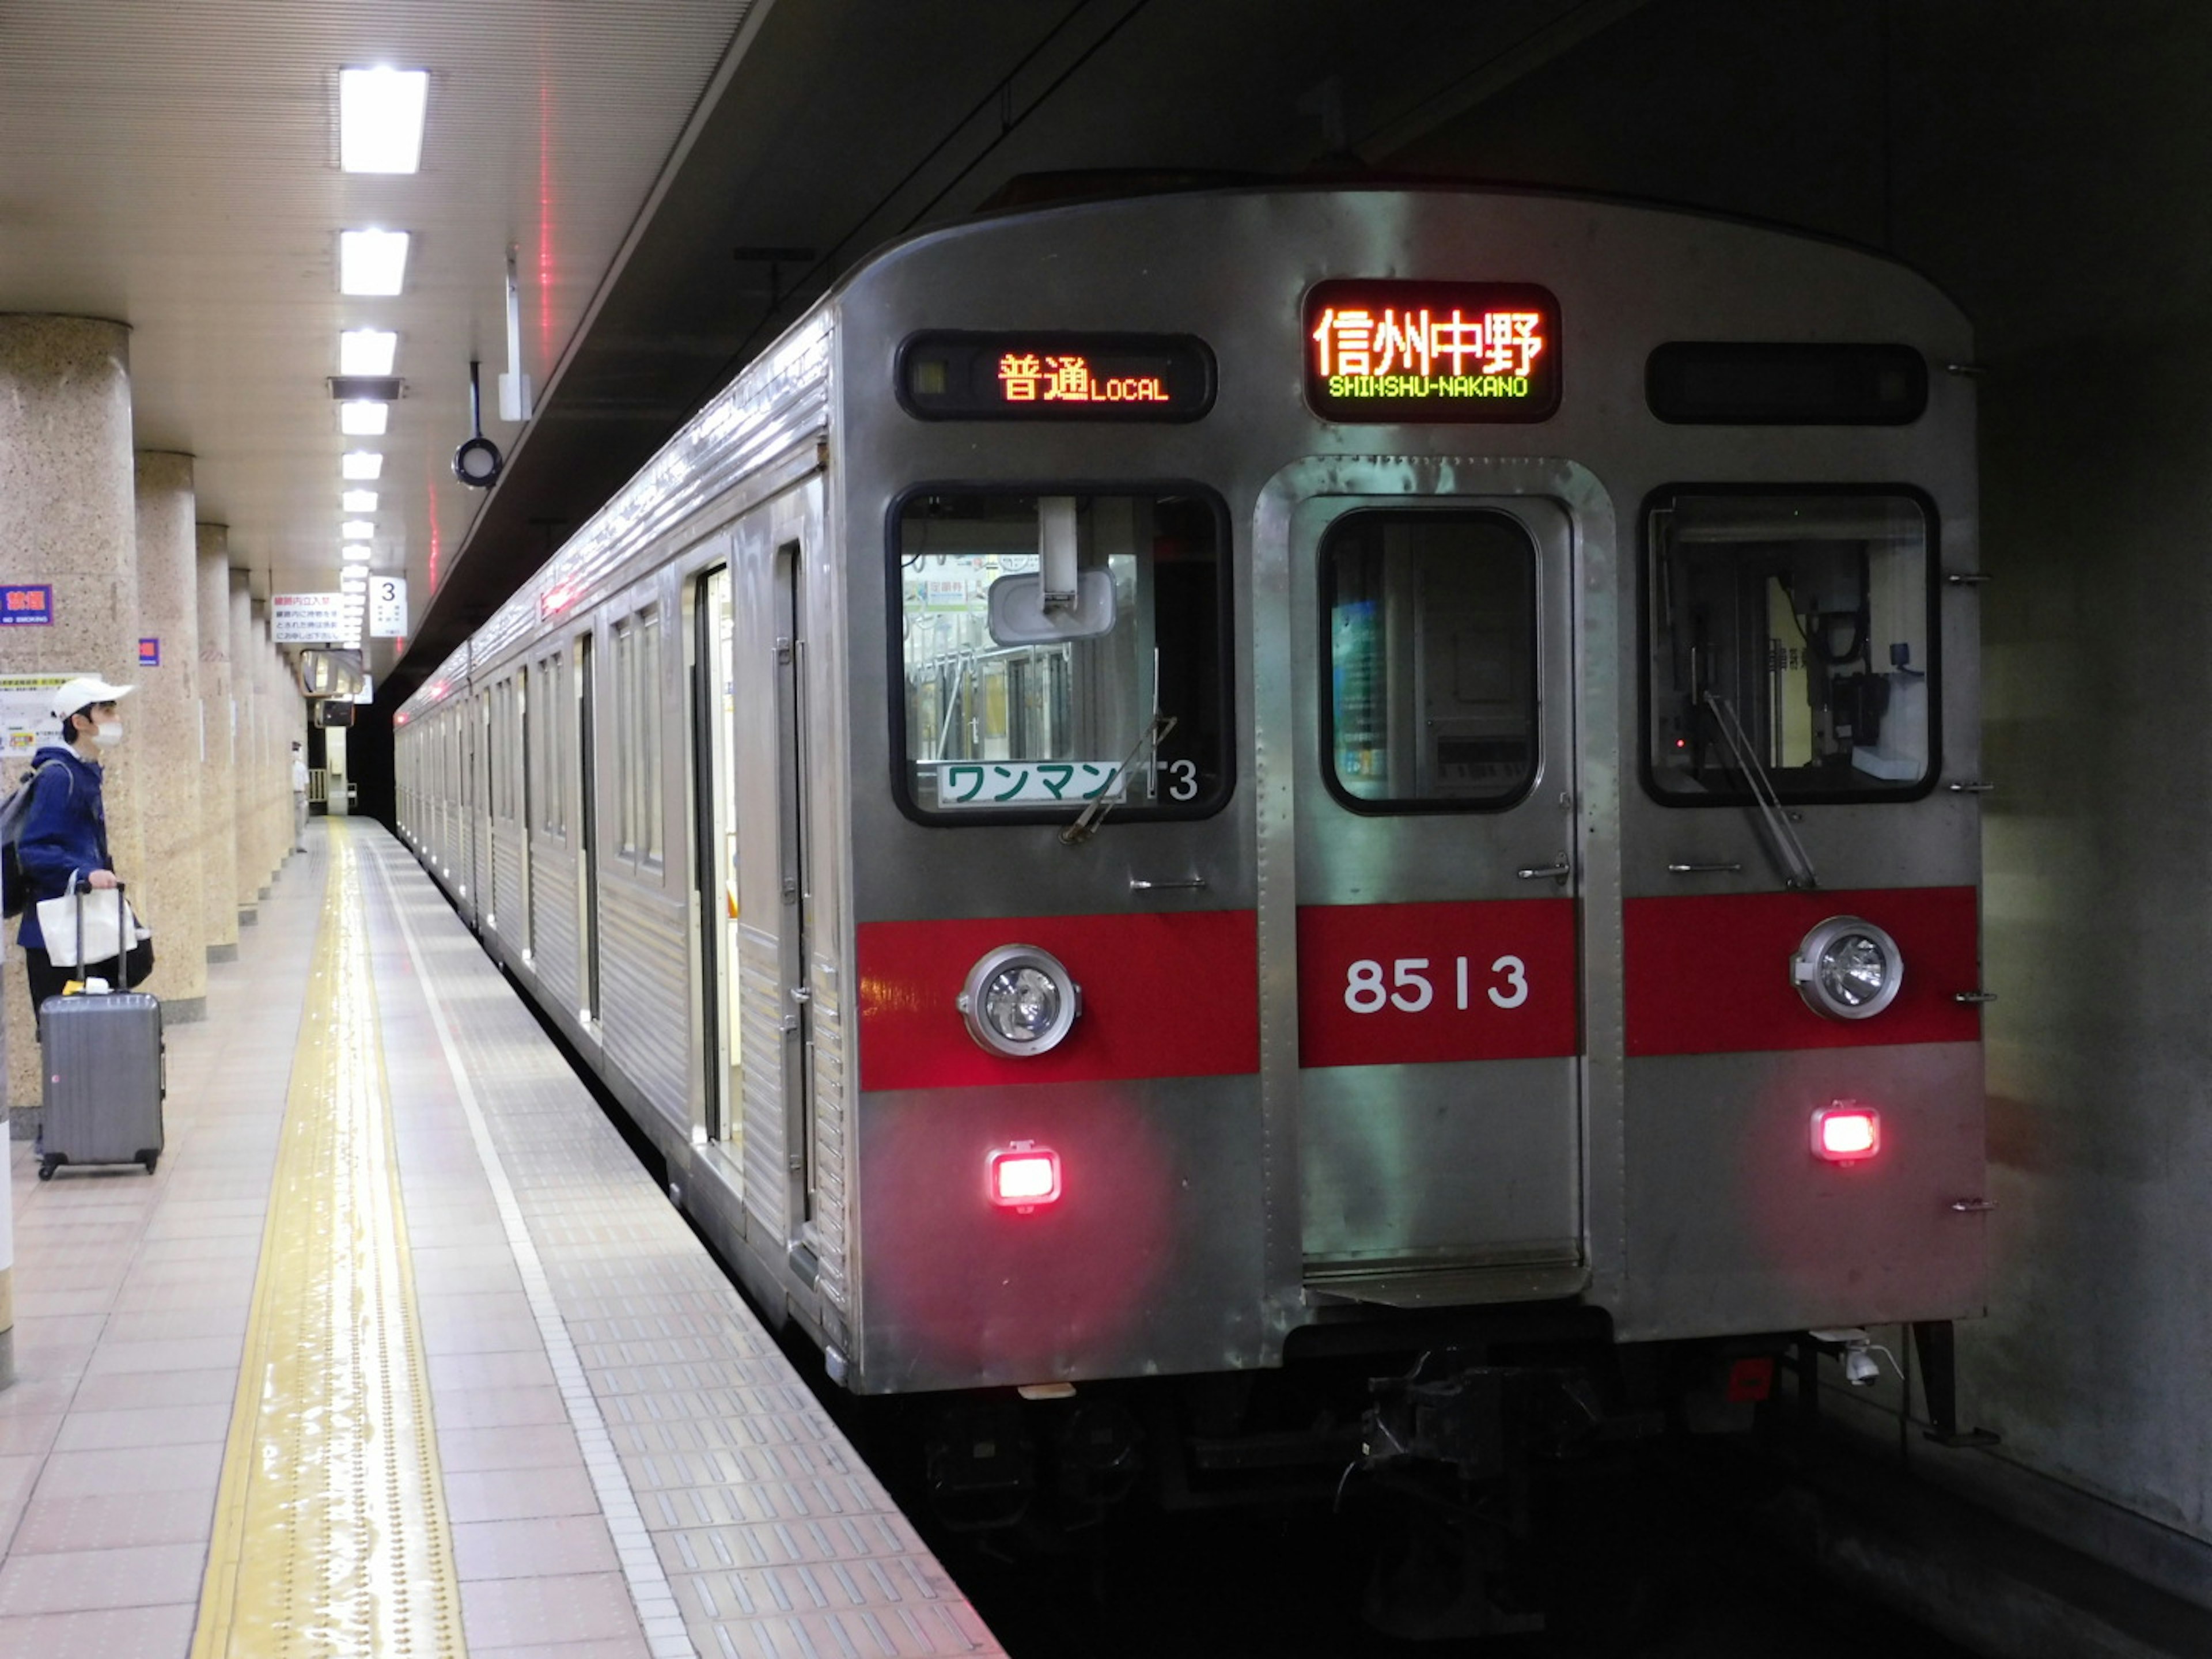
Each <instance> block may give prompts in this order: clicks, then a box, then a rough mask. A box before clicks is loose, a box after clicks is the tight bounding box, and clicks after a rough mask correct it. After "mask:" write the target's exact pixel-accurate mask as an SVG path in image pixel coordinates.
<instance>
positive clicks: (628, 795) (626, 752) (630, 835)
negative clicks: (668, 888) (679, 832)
mask: <svg viewBox="0 0 2212 1659" xmlns="http://www.w3.org/2000/svg"><path fill="white" fill-rule="evenodd" d="M614 647H615V652H614V655H615V685H614V691H615V700H614V701H615V706H614V730H615V847H616V848H617V851H619V852H620V854H622V856H623V858H625V859H635V857H636V856H637V843H638V828H637V799H638V787H637V786H638V777H637V772H638V753H637V727H636V720H637V714H636V710H637V623H636V622H635V619H633V618H631V617H623V619H622V621H620V622H618V623H616V624H615V636H614Z"/></svg>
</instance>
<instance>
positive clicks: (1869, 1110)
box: [1813, 1100, 1881, 1164]
mask: <svg viewBox="0 0 2212 1659" xmlns="http://www.w3.org/2000/svg"><path fill="white" fill-rule="evenodd" d="M1813 1151H1814V1153H1815V1154H1817V1155H1818V1156H1820V1157H1821V1158H1826V1160H1827V1161H1828V1162H1829V1163H1831V1164H1857V1163H1859V1162H1861V1161H1863V1160H1864V1159H1866V1158H1872V1157H1873V1156H1874V1155H1875V1153H1876V1152H1880V1151H1881V1113H1880V1112H1877V1111H1876V1110H1875V1109H1874V1108H1873V1107H1871V1106H1862V1105H1860V1104H1859V1103H1857V1101H1853V1100H1839V1101H1838V1102H1837V1103H1835V1104H1834V1105H1832V1106H1823V1107H1822V1108H1821V1109H1820V1110H1819V1111H1817V1112H1815V1113H1814V1114H1813Z"/></svg>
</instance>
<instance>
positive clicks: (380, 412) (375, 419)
mask: <svg viewBox="0 0 2212 1659" xmlns="http://www.w3.org/2000/svg"><path fill="white" fill-rule="evenodd" d="M391 418H392V405H391V404H373V403H366V402H362V403H350V404H339V405H338V430H339V431H341V432H343V433H344V434H345V435H347V436H348V437H349V438H381V437H382V436H383V435H384V428H385V425H386V422H389V421H390V420H391Z"/></svg>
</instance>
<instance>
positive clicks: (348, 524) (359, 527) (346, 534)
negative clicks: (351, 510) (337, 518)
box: [338, 519, 376, 542]
mask: <svg viewBox="0 0 2212 1659" xmlns="http://www.w3.org/2000/svg"><path fill="white" fill-rule="evenodd" d="M338 534H339V535H340V536H342V537H343V538H345V539H346V540H347V541H349V542H365V541H367V540H368V538H370V537H371V536H374V534H376V526H374V525H373V524H371V523H370V522H369V521H368V520H367V519H348V520H346V521H345V522H344V523H343V524H342V525H340V526H338Z"/></svg>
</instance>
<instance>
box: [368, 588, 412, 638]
mask: <svg viewBox="0 0 2212 1659" xmlns="http://www.w3.org/2000/svg"><path fill="white" fill-rule="evenodd" d="M368 634H369V637H370V638H371V639H377V640H398V639H404V638H405V637H406V635H407V579H406V578H405V577H404V576H378V577H375V578H374V579H373V580H371V581H370V582H369V584H368Z"/></svg>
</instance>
